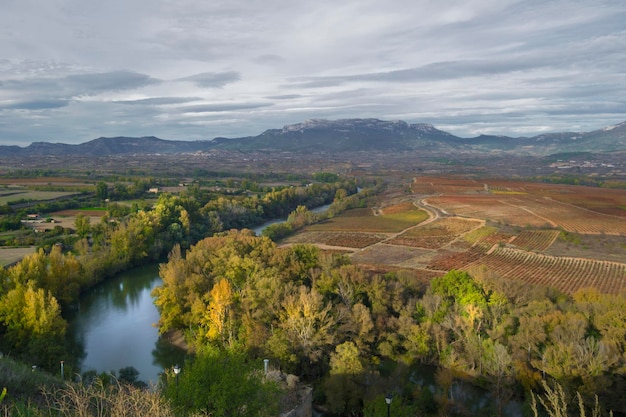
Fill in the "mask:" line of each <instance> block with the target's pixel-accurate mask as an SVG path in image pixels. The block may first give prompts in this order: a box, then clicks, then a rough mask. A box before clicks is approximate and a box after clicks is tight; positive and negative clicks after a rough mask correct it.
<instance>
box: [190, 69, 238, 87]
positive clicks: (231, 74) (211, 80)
mask: <svg viewBox="0 0 626 417" xmlns="http://www.w3.org/2000/svg"><path fill="white" fill-rule="evenodd" d="M240 79H241V75H240V74H239V73H238V72H236V71H227V72H205V73H202V74H196V75H191V76H189V77H184V78H179V79H178V81H190V82H192V83H195V84H196V85H198V86H199V87H207V88H219V87H224V86H225V85H227V84H231V83H234V82H237V81H239V80H240Z"/></svg>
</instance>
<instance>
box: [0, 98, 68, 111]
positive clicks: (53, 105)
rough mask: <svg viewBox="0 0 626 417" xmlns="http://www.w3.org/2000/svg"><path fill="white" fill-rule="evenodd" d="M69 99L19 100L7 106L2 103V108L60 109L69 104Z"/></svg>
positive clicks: (0, 107) (0, 106)
mask: <svg viewBox="0 0 626 417" xmlns="http://www.w3.org/2000/svg"><path fill="white" fill-rule="evenodd" d="M69 103H70V102H69V101H68V100H36V101H19V102H16V103H11V104H8V105H5V106H2V105H0V109H13V110H45V109H58V108H61V107H66V106H68V105H69Z"/></svg>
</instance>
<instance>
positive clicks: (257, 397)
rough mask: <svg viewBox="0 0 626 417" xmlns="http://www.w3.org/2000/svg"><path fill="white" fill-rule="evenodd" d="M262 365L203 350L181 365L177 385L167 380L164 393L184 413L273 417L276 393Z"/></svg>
mask: <svg viewBox="0 0 626 417" xmlns="http://www.w3.org/2000/svg"><path fill="white" fill-rule="evenodd" d="M261 366H262V364H261V363H252V362H249V361H248V360H247V359H246V358H245V357H244V356H243V355H242V354H238V353H234V352H229V351H223V350H215V349H205V350H202V351H200V352H198V354H197V355H196V357H195V358H194V360H193V362H189V363H186V364H185V366H183V369H182V372H181V373H180V375H179V382H178V384H174V383H173V381H172V380H171V379H170V381H171V382H170V383H169V384H168V386H167V387H166V390H165V392H166V395H167V396H168V397H169V398H170V399H171V402H172V404H173V406H174V408H179V409H182V410H183V411H185V412H194V413H199V412H203V413H206V415H211V416H214V417H233V416H241V417H248V416H250V417H270V416H271V417H273V416H276V415H278V404H279V398H278V397H279V390H278V387H277V386H276V384H274V383H272V382H270V381H268V380H266V379H265V378H264V377H263V373H262V372H261ZM171 377H173V376H171Z"/></svg>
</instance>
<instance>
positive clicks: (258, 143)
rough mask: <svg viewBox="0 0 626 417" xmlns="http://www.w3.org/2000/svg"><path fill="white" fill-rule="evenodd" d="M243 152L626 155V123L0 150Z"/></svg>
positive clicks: (392, 124) (117, 141) (341, 127)
mask: <svg viewBox="0 0 626 417" xmlns="http://www.w3.org/2000/svg"><path fill="white" fill-rule="evenodd" d="M213 149H216V150H232V151H240V152H255V151H274V152H307V153H310V152H316V153H319V152H358V151H375V152H412V151H419V152H420V153H425V154H427V153H436V154H441V153H446V152H460V153H469V154H471V153H490V154H498V153H503V154H510V153H514V154H519V155H522V154H523V155H536V156H545V155H550V154H554V153H565V152H613V151H626V122H624V123H620V124H617V125H614V126H608V127H605V128H603V129H599V130H595V131H592V132H563V133H549V134H542V135H537V136H533V137H518V138H512V137H508V136H489V135H481V136H477V137H474V138H460V137H458V136H454V135H452V134H450V133H447V132H444V131H442V130H439V129H437V128H435V127H434V126H432V125H429V124H425V123H417V124H409V123H406V122H404V121H401V120H394V121H385V120H379V119H339V120H326V119H312V120H306V121H304V122H302V123H296V124H292V125H286V126H284V127H283V128H282V129H269V130H266V131H265V132H263V133H261V134H260V135H257V136H249V137H241V138H232V139H229V138H222V137H220V138H215V139H212V140H196V141H186V140H165V139H159V138H157V137H154V136H146V137H139V138H133V137H123V136H122V137H113V138H104V137H101V138H98V139H93V140H91V141H88V142H85V143H81V144H78V145H70V144H63V143H49V142H34V143H32V144H31V145H29V146H26V147H19V146H4V145H2V146H0V156H29V155H32V156H44V155H82V156H111V155H128V154H173V153H189V152H192V153H193V152H208V151H211V150H213Z"/></svg>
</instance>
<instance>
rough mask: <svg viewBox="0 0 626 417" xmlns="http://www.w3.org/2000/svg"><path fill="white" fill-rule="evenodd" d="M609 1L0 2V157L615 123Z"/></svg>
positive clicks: (617, 52)
mask: <svg viewBox="0 0 626 417" xmlns="http://www.w3.org/2000/svg"><path fill="white" fill-rule="evenodd" d="M625 51H626V3H625V2H624V1H623V0H576V1H572V0H519V1H518V0H384V1H383V0H354V1H353V0H344V1H336V0H335V1H329V0H317V1H313V2H304V1H293V0H289V1H287V0H263V1H259V0H229V1H217V0H216V1H204V0H176V1H170V0H108V1H102V2H91V1H84V0H3V2H2V12H1V13H0V143H1V144H5V145H9V144H17V145H21V146H25V145H28V144H29V143H31V142H35V141H48V142H63V143H81V142H85V141H88V140H90V139H93V138H96V137H100V136H121V135H123V136H150V135H154V136H158V137H161V138H164V139H212V138H214V137H218V136H223V137H239V136H247V135H256V134H259V133H261V132H263V131H264V130H266V129H270V128H279V127H282V126H283V125H286V124H291V123H297V122H301V121H304V120H306V119H313V118H327V119H341V118H353V117H375V118H379V119H384V120H395V119H401V120H404V121H406V122H409V123H431V124H433V125H435V126H436V127H437V128H439V129H442V130H446V131H448V132H450V133H453V134H456V135H458V136H463V137H470V136H475V135H478V134H480V133H485V134H504V135H510V136H522V135H526V136H528V135H534V134H538V133H543V132H552V131H589V130H595V129H599V128H602V127H605V126H609V125H613V124H617V123H620V122H623V121H626V52H625Z"/></svg>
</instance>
